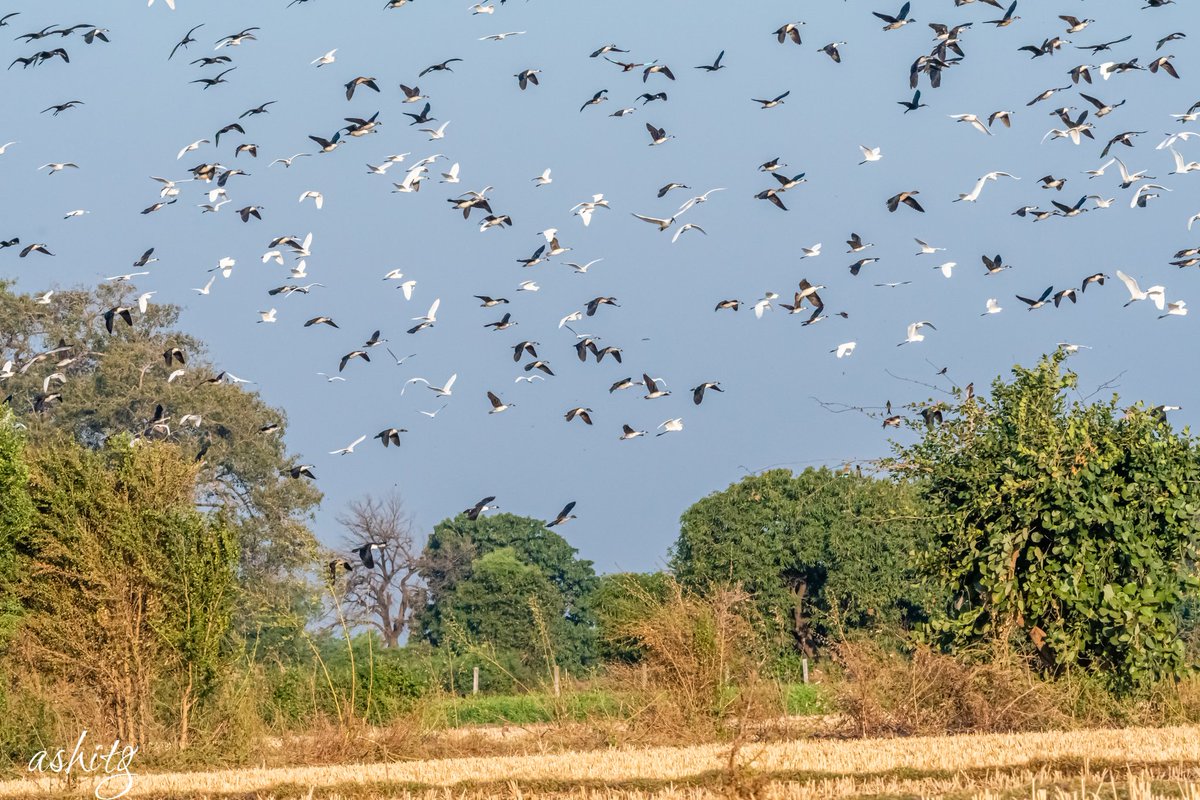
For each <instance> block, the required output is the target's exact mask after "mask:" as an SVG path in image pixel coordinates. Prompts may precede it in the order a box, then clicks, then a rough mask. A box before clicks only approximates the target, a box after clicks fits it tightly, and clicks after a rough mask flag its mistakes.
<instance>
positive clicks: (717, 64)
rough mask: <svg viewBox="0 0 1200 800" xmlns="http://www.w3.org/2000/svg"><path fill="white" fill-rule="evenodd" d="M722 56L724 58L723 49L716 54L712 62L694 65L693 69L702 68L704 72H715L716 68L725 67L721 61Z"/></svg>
mask: <svg viewBox="0 0 1200 800" xmlns="http://www.w3.org/2000/svg"><path fill="white" fill-rule="evenodd" d="M723 58H725V51H724V50H722V51H721V52H720V53H718V54H717V59H716V61H714V62H713V63H711V64H701V65H700V66H698V67H695V68H694V69H702V70H704V71H705V72H716V71H718V70H722V69H725V65H724V64H722V63H721V59H723Z"/></svg>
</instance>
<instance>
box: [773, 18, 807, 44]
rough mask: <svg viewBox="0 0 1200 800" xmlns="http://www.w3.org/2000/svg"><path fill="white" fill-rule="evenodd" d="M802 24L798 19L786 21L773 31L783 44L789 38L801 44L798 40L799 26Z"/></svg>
mask: <svg viewBox="0 0 1200 800" xmlns="http://www.w3.org/2000/svg"><path fill="white" fill-rule="evenodd" d="M804 24H805V23H804V22H799V21H797V22H788V23H785V24H783V25H780V26H779V28H778V29H776V30H775V31H773V33H774V34H775V37H776V38H777V39H778V40H779V43H780V44H784V43H785V42H786V41H787V40H788V39H791V40H792V41H793V42H794V43H796V44H803V42H801V41H800V26H801V25H804Z"/></svg>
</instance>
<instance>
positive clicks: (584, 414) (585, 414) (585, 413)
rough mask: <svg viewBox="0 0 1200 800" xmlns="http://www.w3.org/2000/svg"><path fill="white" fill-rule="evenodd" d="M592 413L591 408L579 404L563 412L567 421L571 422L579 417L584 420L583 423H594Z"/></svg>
mask: <svg viewBox="0 0 1200 800" xmlns="http://www.w3.org/2000/svg"><path fill="white" fill-rule="evenodd" d="M591 413H592V410H591V409H590V408H583V407H582V406H577V407H575V408H572V409H568V410H567V413H565V414H563V419H565V420H566V421H567V422H570V421H571V420H573V419H575V418H576V417H578V418H579V419H581V420H583V423H584V424H585V425H591V424H592V417H591Z"/></svg>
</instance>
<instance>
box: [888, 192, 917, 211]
mask: <svg viewBox="0 0 1200 800" xmlns="http://www.w3.org/2000/svg"><path fill="white" fill-rule="evenodd" d="M918 194H920V192H918V191H916V190H913V191H910V192H900V194H896V195H892V196H891V197H889V198H888V199H887V210H888V211H891V212H895V211H896V209H898V208H899V207H900V204H901V203H903V204H904V205H906V206H908V207H909V208H911V209H912V210H913V211H919V212H921V213H922V214H924V213H925V209H923V208H921V204H920V203H918V202H917V200H916V198H915V197H914V195H918Z"/></svg>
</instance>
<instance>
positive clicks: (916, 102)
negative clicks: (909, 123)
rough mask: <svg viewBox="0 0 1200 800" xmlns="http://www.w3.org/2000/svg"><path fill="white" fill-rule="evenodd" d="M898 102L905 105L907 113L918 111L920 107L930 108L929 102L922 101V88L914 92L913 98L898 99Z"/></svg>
mask: <svg viewBox="0 0 1200 800" xmlns="http://www.w3.org/2000/svg"><path fill="white" fill-rule="evenodd" d="M896 104H897V105H902V106H904V113H905V114H907V113H908V112H910V111H916V110H917V109H918V108H928V107H929V104H928V103H922V102H921V90H920V89H918V90H917V91H916V93H915V94H913V99H912V100H897V101H896Z"/></svg>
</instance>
